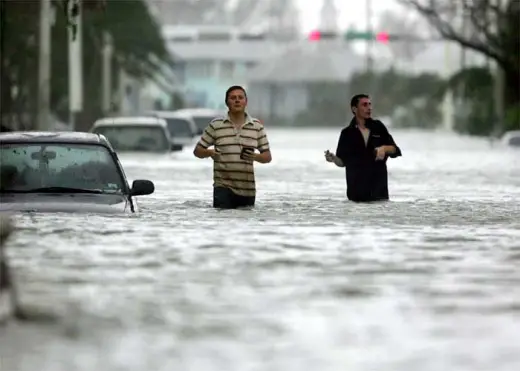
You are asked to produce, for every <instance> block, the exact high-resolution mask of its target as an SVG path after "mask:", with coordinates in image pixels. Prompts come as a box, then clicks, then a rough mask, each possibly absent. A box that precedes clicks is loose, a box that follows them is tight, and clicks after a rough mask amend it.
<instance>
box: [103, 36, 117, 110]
mask: <svg viewBox="0 0 520 371" xmlns="http://www.w3.org/2000/svg"><path fill="white" fill-rule="evenodd" d="M113 52H114V48H113V46H112V36H111V35H110V34H109V33H108V32H106V31H105V33H104V34H103V51H102V54H103V55H102V59H103V71H102V76H101V89H102V91H101V108H102V110H103V113H104V114H107V113H109V112H110V111H111V108H112V104H111V103H112V55H113Z"/></svg>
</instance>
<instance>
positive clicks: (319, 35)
mask: <svg viewBox="0 0 520 371" xmlns="http://www.w3.org/2000/svg"><path fill="white" fill-rule="evenodd" d="M337 37H338V34H337V33H336V32H329V31H320V30H314V31H311V32H310V33H309V40H310V41H320V40H330V39H335V38H337Z"/></svg>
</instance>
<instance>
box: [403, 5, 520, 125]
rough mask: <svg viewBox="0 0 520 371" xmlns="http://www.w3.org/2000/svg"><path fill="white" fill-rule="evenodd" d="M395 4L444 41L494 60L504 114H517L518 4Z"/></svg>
mask: <svg viewBox="0 0 520 371" xmlns="http://www.w3.org/2000/svg"><path fill="white" fill-rule="evenodd" d="M399 2H401V3H403V4H404V5H406V6H408V7H410V8H412V9H415V10H416V11H417V12H418V13H419V14H420V15H422V16H423V17H424V18H425V19H426V20H427V21H428V22H429V23H430V24H431V25H432V26H433V27H434V29H436V30H437V31H438V33H439V34H440V35H441V36H442V37H443V38H444V39H446V40H450V41H454V42H456V43H458V44H460V45H461V46H462V47H464V48H467V49H470V50H473V51H476V52H479V53H481V54H482V55H484V56H486V57H488V58H489V59H491V60H493V61H495V62H496V63H497V65H498V66H499V67H500V68H501V69H502V71H503V73H504V76H505V84H504V101H505V102H504V103H505V105H506V112H514V110H517V111H518V105H519V104H520V83H519V82H520V1H518V0H504V1H502V2H496V1H491V0H479V1H467V0H450V1H447V0H399ZM466 90H468V89H466ZM511 115H513V114H511ZM503 118H504V117H502V118H499V119H503ZM494 121H495V120H490V121H489V122H488V124H489V125H493V124H494ZM490 130H491V129H490Z"/></svg>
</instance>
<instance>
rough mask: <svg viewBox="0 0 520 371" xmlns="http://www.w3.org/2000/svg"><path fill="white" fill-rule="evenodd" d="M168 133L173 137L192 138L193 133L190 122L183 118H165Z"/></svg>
mask: <svg viewBox="0 0 520 371" xmlns="http://www.w3.org/2000/svg"><path fill="white" fill-rule="evenodd" d="M165 120H166V122H167V123H168V131H169V132H170V135H171V136H172V137H174V138H175V137H192V136H193V131H192V128H191V125H190V122H189V120H186V119H182V118H165Z"/></svg>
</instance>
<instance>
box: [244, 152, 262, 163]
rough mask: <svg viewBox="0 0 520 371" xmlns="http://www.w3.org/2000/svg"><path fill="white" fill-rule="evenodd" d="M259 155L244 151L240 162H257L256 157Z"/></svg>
mask: <svg viewBox="0 0 520 371" xmlns="http://www.w3.org/2000/svg"><path fill="white" fill-rule="evenodd" d="M258 155H259V154H258V153H255V152H251V151H244V152H243V155H242V160H245V161H257V156H258Z"/></svg>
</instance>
